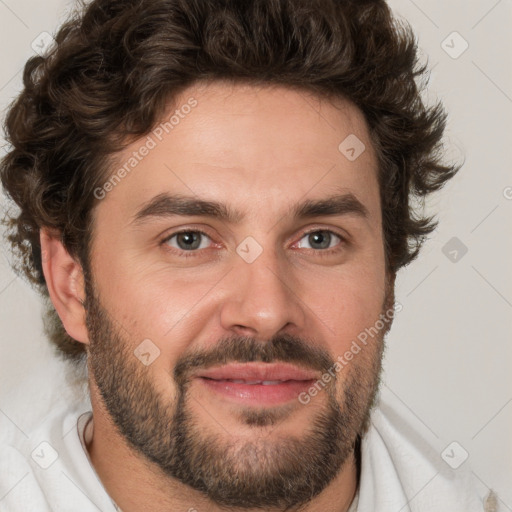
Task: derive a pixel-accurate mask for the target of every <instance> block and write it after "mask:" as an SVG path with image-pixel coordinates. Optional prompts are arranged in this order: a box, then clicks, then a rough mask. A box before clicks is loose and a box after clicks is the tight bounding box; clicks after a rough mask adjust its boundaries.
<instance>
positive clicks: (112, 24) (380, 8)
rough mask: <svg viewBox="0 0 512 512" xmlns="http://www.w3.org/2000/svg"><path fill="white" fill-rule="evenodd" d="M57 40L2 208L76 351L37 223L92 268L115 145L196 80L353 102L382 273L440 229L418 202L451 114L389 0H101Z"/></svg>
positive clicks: (64, 339)
mask: <svg viewBox="0 0 512 512" xmlns="http://www.w3.org/2000/svg"><path fill="white" fill-rule="evenodd" d="M55 39H56V44H55V45H54V47H53V48H52V49H51V50H50V51H49V52H48V54H47V55H46V56H44V57H43V56H34V57H32V58H31V59H29V60H28V62H27V63H26V66H25V70H24V75H23V83H24V89H23V91H22V92H21V94H20V95H19V97H18V98H17V99H16V101H15V102H14V103H13V105H12V106H11V107H10V109H9V111H8V115H7V117H6V122H5V132H6V138H7V141H8V142H9V143H10V145H11V148H10V150H9V152H8V154H7V156H5V158H4V159H3V160H2V162H1V165H0V176H1V181H2V185H3V187H4V189H5V190H6V192H7V194H8V196H10V198H11V199H12V200H13V201H14V203H16V205H17V206H18V207H19V208H18V209H17V212H16V214H15V215H13V214H10V215H9V214H8V215H6V217H5V219H4V223H5V224H7V225H8V228H9V229H8V240H9V242H10V244H11V246H12V248H13V251H14V253H15V255H16V261H17V264H15V270H17V271H18V272H19V273H21V274H24V275H25V276H27V277H28V278H29V280H30V281H31V282H32V283H34V284H35V285H36V286H37V287H38V288H39V290H40V292H41V293H42V294H43V296H45V298H46V302H47V310H46V312H45V319H46V329H47V335H48V337H49V338H50V340H51V341H52V342H53V343H55V345H56V346H57V347H58V348H59V349H60V351H61V352H62V353H63V354H65V355H66V356H67V357H70V358H71V359H75V360H77V359H82V356H83V353H84V346H83V344H81V343H79V342H77V341H75V340H73V339H72V338H71V337H70V336H69V335H68V334H67V333H66V332H65V330H64V328H63V326H62V324H61V322H60V320H59V318H58V316H57V314H56V312H55V309H54V308H53V306H52V304H51V301H50V300H49V298H48V290H47V287H46V283H45V278H44V275H43V271H42V265H41V263H42V262H41V246H40V242H39V231H40V229H41V228H42V227H48V228H52V229H54V230H56V231H57V232H58V233H60V235H61V240H62V242H63V244H64V246H65V248H66V249H67V251H68V252H69V254H70V255H72V256H73V257H74V258H75V259H77V260H78V261H79V262H80V263H81V265H82V268H83V269H84V272H85V273H87V271H88V269H89V252H88V249H89V245H90V240H91V231H92V228H93V226H92V223H91V212H92V210H93V208H94V207H95V205H96V204H97V201H98V200H97V199H96V198H95V197H94V195H93V191H94V189H95V188H96V187H98V186H99V185H101V184H102V183H103V182H104V181H105V177H106V176H107V175H108V174H109V172H110V170H109V169H110V162H111V161H112V158H113V156H114V155H115V154H116V152H117V151H119V150H121V149H122V148H123V147H125V146H126V145H127V144H128V143H130V142H132V141H133V140H136V139H137V138H139V137H141V136H144V135H146V134H148V133H149V132H150V131H151V130H152V129H153V128H154V126H155V124H156V123H157V122H158V118H159V116H160V115H162V112H163V111H164V109H165V108H166V106H167V107H168V104H169V102H170V101H171V102H172V100H173V98H176V96H177V95H178V94H179V93H181V92H182V91H183V90H184V89H186V88H187V87H188V86H190V85H192V84H193V83H194V82H196V81H198V80H206V81H210V80H229V81H232V82H234V83H242V82H244V83H250V84H255V85H258V84H260V85H263V84H274V85H282V86H287V87H291V88H298V89H300V90H303V91H309V92H313V93H315V94H316V95H318V96H319V97H324V98H340V97H342V98H344V99H347V100H349V101H351V102H352V103H354V104H355V105H356V106H357V107H359V109H360V110H361V111H362V112H363V114H364V116H365V118H366V121H367V124H368V127H369V130H370V135H371V138H372V142H373V144H374V147H375V150H376V153H377V155H378V164H379V176H378V178H379V186H380V194H381V202H382V216H383V237H384V241H385V251H386V266H387V270H388V272H390V273H392V274H395V273H396V271H397V270H398V269H400V268H401V267H403V266H404V265H407V264H408V263H409V262H411V261H412V260H413V259H414V258H415V257H416V256H417V255H418V252H419V250H420V247H421V245H422V243H423V241H424V239H425V237H426V235H428V234H430V233H431V232H432V231H433V230H434V229H435V228H436V226H437V221H435V220H434V218H433V217H424V216H420V215H418V214H417V212H416V211H415V208H414V207H413V205H414V203H417V202H418V201H419V202H420V203H422V202H423V201H424V199H425V197H426V196H427V195H428V194H430V193H432V192H434V191H436V190H438V189H440V188H441V187H442V186H443V185H444V183H445V182H446V181H447V180H449V179H450V178H451V177H452V176H453V175H454V174H455V173H456V172H457V170H458V167H456V166H448V165H446V164H444V163H443V162H442V160H441V156H442V141H441V139H442V136H443V132H444V128H445V122H446V114H445V112H444V110H443V107H442V105H441V104H440V103H437V104H435V105H434V106H427V105H425V103H424V101H423V100H422V97H421V93H422V91H423V88H424V87H425V84H426V83H427V78H428V75H427V67H426V65H425V64H423V65H420V63H419V59H418V52H417V43H416V40H415V37H414V34H413V32H412V30H411V28H410V27H409V25H408V24H407V23H405V22H399V21H397V20H396V19H395V18H394V17H393V16H392V14H391V12H390V9H389V8H388V6H387V5H386V3H385V2H384V0H208V1H207V0H158V1H155V0H94V1H93V2H91V3H90V4H89V5H87V6H86V7H83V8H82V9H81V10H80V11H78V12H77V13H76V14H75V15H73V16H72V17H71V18H70V19H69V20H68V21H67V22H66V23H65V24H64V25H63V26H62V27H61V29H60V31H59V32H58V34H57V35H56V38H55ZM86 275H87V274H86Z"/></svg>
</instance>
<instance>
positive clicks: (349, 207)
mask: <svg viewBox="0 0 512 512" xmlns="http://www.w3.org/2000/svg"><path fill="white" fill-rule="evenodd" d="M291 213H292V216H293V217H294V218H296V219H307V218H312V217H323V216H341V215H355V216H358V217H360V218H363V219H366V218H368V216H369V214H368V210H367V208H366V207H365V206H364V205H363V204H362V203H361V202H360V201H359V200H358V199H357V198H356V197H355V196H354V194H352V193H351V192H348V193H345V194H339V195H333V196H330V197H326V198H323V199H307V200H305V201H303V202H301V203H299V204H297V205H295V206H294V207H293V208H292V212H291ZM175 215H179V216H187V217H212V218H215V219H219V220H220V221H223V222H226V223H229V224H237V223H239V222H241V221H242V220H243V218H244V217H245V215H244V214H243V213H242V212H240V211H238V210H234V209H232V208H230V207H228V206H226V205H225V204H223V203H219V202H216V201H207V200H203V199H198V198H196V197H191V196H184V195H179V194H168V193H163V194H159V195H157V196H155V197H154V198H152V199H150V200H149V201H147V202H146V203H144V204H143V205H142V206H141V208H140V209H139V210H138V211H137V213H136V214H135V215H134V217H133V220H132V221H131V223H134V224H139V223H143V222H145V221H148V220H150V219H152V218H165V217H171V216H175Z"/></svg>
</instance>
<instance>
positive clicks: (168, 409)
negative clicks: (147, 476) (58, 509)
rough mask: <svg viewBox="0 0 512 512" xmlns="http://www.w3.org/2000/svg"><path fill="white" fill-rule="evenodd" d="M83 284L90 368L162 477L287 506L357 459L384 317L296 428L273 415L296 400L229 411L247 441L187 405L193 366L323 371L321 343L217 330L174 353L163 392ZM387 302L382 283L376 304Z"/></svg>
mask: <svg viewBox="0 0 512 512" xmlns="http://www.w3.org/2000/svg"><path fill="white" fill-rule="evenodd" d="M86 292H87V293H86V297H87V302H86V311H87V320H86V323H87V329H88V332H89V339H90V346H89V351H88V367H89V374H90V377H91V378H92V379H94V382H95V384H96V386H97V388H98V390H99V392H100V395H101V399H102V402H103V405H104V408H105V410H106V411H107V412H108V414H109V416H110V418H111V420H112V421H113V423H114V424H115V426H116V427H117V429H118V431H119V433H120V435H121V436H122V437H123V438H124V439H125V440H126V442H127V443H128V445H130V446H131V448H132V449H134V450H135V452H136V453H137V454H140V455H142V456H143V457H144V458H145V459H147V460H149V461H151V462H152V463H153V465H154V466H155V468H156V469H157V471H158V472H159V473H161V474H162V475H164V476H165V477H167V478H170V479H177V480H178V481H180V482H182V483H183V484H185V485H187V486H189V487H191V488H192V489H195V490H196V491H199V492H201V493H202V494H203V495H205V496H206V497H207V498H208V499H209V500H211V502H213V503H215V504H216V505H218V506H220V507H237V508H246V509H249V508H266V509H269V508H275V509H282V510H290V509H292V508H295V507H297V508H299V507H301V506H302V505H304V504H306V503H308V502H309V501H311V500H312V499H313V498H314V497H315V496H317V495H318V494H319V493H321V492H322V491H323V490H324V489H325V488H326V487H327V486H328V485H329V483H330V482H332V480H333V479H334V478H335V477H336V476H337V474H338V473H339V472H340V470H341V469H342V467H343V466H344V464H345V463H346V462H347V461H348V460H349V459H350V457H351V456H352V455H355V456H356V458H357V456H358V454H357V453H356V452H357V447H358V445H359V442H360V439H361V437H362V436H363V435H364V433H365V432H366V430H367V428H368V426H369V418H370V413H371V410H372V408H373V406H374V403H375V399H376V395H377V391H378V387H379V378H380V372H381V360H382V352H383V349H384V337H385V334H386V333H387V331H388V330H389V328H390V326H391V322H390V324H389V325H388V326H387V327H386V328H385V329H383V330H382V331H380V332H379V334H378V335H377V336H376V337H375V338H373V339H372V341H371V342H370V343H368V345H366V346H365V347H364V350H361V352H360V353H359V354H358V355H357V356H355V357H354V359H353V360H352V361H351V362H350V363H349V364H348V365H347V366H346V367H344V368H342V370H341V371H339V372H337V374H336V375H335V377H334V379H333V380H331V381H330V382H329V384H328V385H326V386H325V388H324V389H323V391H324V392H325V397H326V398H325V399H324V397H318V398H316V399H313V401H312V402H314V404H313V403H312V405H313V406H312V407H311V406H309V407H310V415H311V418H310V416H308V420H307V421H308V423H307V424H306V425H305V426H304V433H303V435H301V436H290V435H284V434H283V433H281V434H280V433H279V422H280V421H281V420H283V419H285V418H286V417H288V416H290V415H291V414H293V411H294V409H295V408H296V407H297V405H296V404H295V403H294V404H291V405H290V404H287V405H286V406H282V407H277V408H255V407H246V408H245V407H241V408H239V409H237V419H238V420H239V421H240V422H241V423H243V424H245V425H248V426H251V427H253V428H254V430H255V434H254V436H251V437H250V440H247V438H245V439H241V438H236V436H231V435H230V434H229V433H228V432H227V431H226V432H225V433H223V432H221V433H219V432H218V429H217V431H216V432H215V431H213V430H212V428H211V426H213V427H215V421H214V418H212V422H211V423H212V425H207V424H204V421H200V420H199V418H198V417H197V414H195V413H194V409H193V405H194V404H195V403H196V402H198V403H199V397H196V396H194V394H193V393H191V391H190V385H191V383H192V380H193V378H192V377H191V375H192V373H193V372H194V371H196V372H197V370H198V369H205V368H207V367H209V366H215V365H221V364H226V363H228V362H239V363H244V362H252V361H260V362H268V363H270V362H288V363H296V364H297V365H299V366H303V367H306V368H309V369H314V370H320V371H321V372H322V374H323V373H326V372H327V370H328V369H329V368H332V367H333V366H334V364H335V360H334V359H333V358H332V356H331V355H330V354H329V353H328V352H326V351H325V350H323V349H322V348H319V347H318V346H315V345H314V344H312V343H306V342H305V341H304V340H303V339H301V338H298V337H295V336H290V335H287V334H285V335H279V336H275V337H274V338H272V339H271V340H269V341H265V342H262V341H257V340H256V339H254V338H250V337H239V336H234V337H229V338H225V339H222V340H221V341H219V342H218V343H217V344H216V345H215V347H214V348H213V349H205V350H200V351H198V350H196V351H194V352H187V353H186V354H184V355H182V356H181V357H180V358H179V359H178V360H177V362H176V365H175V367H174V370H173V372H172V373H171V372H170V374H169V376H168V377H169V378H170V379H172V378H173V379H174V382H175V388H176V394H175V396H174V397H173V399H171V398H169V396H164V395H163V393H162V392H161V391H159V389H158V388H157V386H156V385H155V383H154V376H153V373H154V372H152V370H151V368H152V366H144V365H143V364H141V362H140V361H139V360H138V359H137V358H136V357H135V356H134V353H133V351H134V349H135V347H136V346H137V345H138V342H137V341H134V340H130V339H129V337H127V336H123V334H122V332H121V329H118V328H117V326H116V323H115V322H114V321H112V320H111V318H110V316H109V314H108V312H107V311H106V310H105V309H104V308H103V307H102V305H101V303H100V300H99V298H98V296H97V295H96V294H95V290H94V288H93V286H92V285H90V284H89V285H88V286H86ZM393 301H394V296H393V294H392V293H390V291H389V290H388V293H387V294H386V299H385V301H384V304H383V309H382V312H384V311H385V310H386V309H389V308H390V307H392V305H393ZM331 375H332V374H331ZM340 375H342V376H343V377H344V379H343V380H342V381H341V380H340ZM338 382H339V385H337V383H338ZM337 388H340V389H337ZM320 394H322V393H320ZM199 405H201V404H200V403H199ZM302 407H308V406H307V405H302ZM229 414H231V413H229ZM309 418H310V419H309ZM217 423H218V422H217ZM269 426H272V427H274V428H273V429H272V430H271V431H270V433H267V431H266V434H267V435H265V436H259V435H258V434H259V433H261V432H262V430H261V429H260V427H269ZM224 430H226V429H224Z"/></svg>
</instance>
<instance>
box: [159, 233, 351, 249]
mask: <svg viewBox="0 0 512 512" xmlns="http://www.w3.org/2000/svg"><path fill="white" fill-rule="evenodd" d="M322 231H324V232H327V233H332V234H334V235H335V236H337V237H338V238H339V239H340V240H341V241H340V243H339V244H337V245H335V246H334V247H331V248H329V249H322V250H316V249H307V250H308V251H314V252H315V253H318V254H320V253H324V254H332V253H334V252H336V251H337V250H340V249H339V247H340V245H344V244H348V243H349V239H350V237H349V236H347V235H345V234H342V233H340V232H339V231H338V230H335V229H333V228H330V227H329V228H328V227H322V226H315V227H312V228H310V229H308V230H306V231H303V232H301V235H300V237H299V238H298V239H297V241H296V242H294V243H293V244H292V245H295V244H297V243H298V242H300V241H301V240H302V239H303V238H304V237H305V236H307V235H309V234H311V233H318V232H322ZM191 232H192V233H200V234H202V235H204V236H206V237H207V238H209V239H210V241H211V242H212V246H213V245H217V246H219V245H220V244H219V243H217V242H215V241H214V239H213V237H212V236H211V235H210V234H209V233H207V231H206V230H205V229H202V228H198V227H184V228H180V229H178V230H177V231H172V232H171V233H170V234H167V235H165V236H164V237H163V238H162V239H161V241H160V245H162V246H163V245H165V244H166V242H168V241H169V240H170V239H171V238H173V237H175V236H177V235H179V234H180V233H191ZM167 250H169V251H170V252H173V253H174V252H175V251H179V252H180V254H181V255H183V254H185V255H186V256H193V255H198V254H200V253H201V252H203V251H205V250H206V249H196V250H192V251H185V250H181V249H177V248H175V247H170V246H168V248H167Z"/></svg>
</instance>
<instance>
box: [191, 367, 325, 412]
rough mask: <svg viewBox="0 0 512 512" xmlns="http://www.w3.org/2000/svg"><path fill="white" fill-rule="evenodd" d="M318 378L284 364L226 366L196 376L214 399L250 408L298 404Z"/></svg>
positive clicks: (307, 371)
mask: <svg viewBox="0 0 512 512" xmlns="http://www.w3.org/2000/svg"><path fill="white" fill-rule="evenodd" d="M317 378H318V376H317V374H316V373H315V372H314V371H311V370H307V369H305V368H300V367H298V366H294V365H291V364H286V363H275V364H273V363H244V364H229V365H225V366H221V367H216V368H209V369H207V370H202V371H200V372H199V373H198V374H197V375H196V379H197V380H198V381H199V382H200V383H201V384H202V386H203V387H204V388H205V389H206V390H208V391H209V392H212V393H214V394H215V395H216V396H217V397H219V396H220V397H222V398H223V399H227V400H229V401H234V402H236V403H239V404H243V405H253V406H272V405H281V404H284V403H287V402H290V401H291V400H297V398H298V396H299V395H300V393H301V392H303V391H306V390H307V389H308V388H309V387H310V386H311V385H312V384H313V383H314V382H315V380H317ZM233 381H237V382H233ZM240 381H244V382H240ZM263 381H265V384H263ZM249 382H252V384H249ZM254 382H258V383H254Z"/></svg>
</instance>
